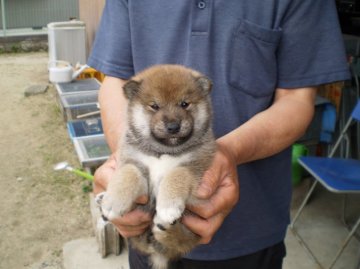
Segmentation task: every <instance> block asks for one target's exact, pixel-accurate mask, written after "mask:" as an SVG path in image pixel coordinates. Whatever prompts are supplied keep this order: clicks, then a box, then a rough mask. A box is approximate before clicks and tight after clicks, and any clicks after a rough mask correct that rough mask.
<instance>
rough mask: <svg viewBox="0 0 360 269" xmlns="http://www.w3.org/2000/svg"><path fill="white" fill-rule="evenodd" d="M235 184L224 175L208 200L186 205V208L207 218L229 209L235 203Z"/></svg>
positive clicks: (237, 197) (236, 194)
mask: <svg viewBox="0 0 360 269" xmlns="http://www.w3.org/2000/svg"><path fill="white" fill-rule="evenodd" d="M237 188H238V187H237V185H235V184H234V182H233V179H232V178H230V177H226V178H225V179H223V180H222V181H221V184H220V186H219V188H218V189H217V191H216V193H215V194H214V195H213V196H211V197H210V199H209V200H207V201H204V202H199V203H198V204H196V205H187V206H186V207H187V209H189V210H190V211H191V212H193V213H195V214H196V215H198V216H200V217H202V218H204V219H207V218H209V217H211V216H214V215H215V214H217V213H219V212H222V211H226V212H228V211H230V209H231V208H233V206H234V205H235V204H236V203H237V201H238V199H239V196H238V190H237Z"/></svg>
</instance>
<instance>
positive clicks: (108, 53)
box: [88, 0, 134, 79]
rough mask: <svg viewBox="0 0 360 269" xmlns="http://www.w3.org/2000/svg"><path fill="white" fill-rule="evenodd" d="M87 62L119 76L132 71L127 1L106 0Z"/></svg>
mask: <svg viewBox="0 0 360 269" xmlns="http://www.w3.org/2000/svg"><path fill="white" fill-rule="evenodd" d="M88 65H89V66H91V67H93V68H95V69H96V70H98V71H101V72H102V73H104V74H105V75H107V76H113V77H118V78H122V79H128V78H129V77H131V76H132V75H133V74H134V68H133V61H132V53H131V35H130V23H129V13H128V5H127V1H125V0H107V1H106V4H105V7H104V11H103V14H102V17H101V21H100V25H99V28H98V30H97V33H96V37H95V41H94V45H93V48H92V52H91V54H90V56H89V59H88Z"/></svg>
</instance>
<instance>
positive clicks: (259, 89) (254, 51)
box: [227, 20, 282, 97]
mask: <svg viewBox="0 0 360 269" xmlns="http://www.w3.org/2000/svg"><path fill="white" fill-rule="evenodd" d="M281 33H282V32H281V30H272V29H266V28H263V27H261V26H258V25H256V24H253V23H250V22H248V21H245V20H241V21H240V24H239V26H238V27H237V29H236V30H235V32H234V33H233V36H232V41H231V44H230V54H229V57H230V58H229V70H228V72H227V73H228V82H229V84H230V85H231V86H232V87H234V88H236V89H239V90H242V91H244V92H245V93H247V94H249V95H251V96H254V97H263V96H268V95H271V94H273V91H274V88H275V87H276V81H277V61H276V49H277V47H278V44H279V41H280V38H281Z"/></svg>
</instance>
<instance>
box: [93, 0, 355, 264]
mask: <svg viewBox="0 0 360 269" xmlns="http://www.w3.org/2000/svg"><path fill="white" fill-rule="evenodd" d="M88 64H89V65H90V66H92V67H94V68H95V69H97V70H99V71H101V72H103V73H104V74H105V75H106V78H105V80H104V82H103V84H102V86H101V90H100V93H99V102H100V106H101V116H102V120H103V127H104V131H105V135H106V138H107V142H108V144H109V146H110V148H111V150H112V151H113V152H115V151H116V150H118V144H119V138H120V137H121V135H122V134H123V132H124V130H123V127H124V122H125V121H126V107H127V103H126V101H125V98H124V96H123V94H122V87H123V85H124V84H125V83H126V80H127V79H129V78H130V77H131V76H133V75H134V74H137V73H138V72H140V71H142V70H144V69H146V68H147V67H150V66H152V65H156V64H180V65H184V66H187V67H190V68H193V69H195V70H197V71H199V72H201V73H203V74H205V75H206V76H208V77H209V78H210V79H211V80H212V81H213V89H212V92H211V95H212V105H213V110H214V123H213V124H214V133H215V135H216V137H217V140H216V145H217V151H216V153H215V157H214V160H213V162H212V165H211V166H210V168H209V169H208V170H207V171H206V172H205V174H204V176H203V179H202V183H201V184H200V186H199V188H198V190H197V196H198V198H200V199H203V200H206V201H207V202H205V203H203V204H201V205H200V206H189V208H188V209H189V210H190V211H192V212H193V213H194V214H191V215H186V216H184V217H183V218H182V219H181V221H182V222H183V223H184V224H185V225H186V226H187V227H188V228H189V229H190V230H191V231H193V232H194V233H196V234H198V235H199V236H200V237H201V244H200V245H199V246H198V247H196V248H195V249H194V250H193V251H191V252H190V253H189V254H187V255H186V256H185V257H184V258H182V259H181V260H179V261H177V262H174V263H173V264H172V265H171V266H170V267H171V268H246V269H260V268H261V269H265V268H268V269H278V268H282V262H283V258H284V256H285V253H286V251H285V246H284V238H285V234H286V230H287V226H288V224H289V208H290V201H291V170H290V169H291V166H290V161H291V150H290V149H291V145H292V144H293V143H294V142H295V141H296V140H297V139H298V138H300V137H301V136H302V135H303V134H304V132H305V131H306V128H307V126H308V125H309V123H310V121H311V119H312V116H313V114H314V99H315V95H316V86H317V85H320V84H324V83H330V82H333V81H339V80H345V79H348V78H349V72H348V67H347V64H346V58H345V54H344V48H343V40H342V36H341V31H340V28H339V25H338V21H337V13H336V7H335V2H334V1H330V0H318V1H311V0H301V1H300V0H284V1H277V0H270V1H266V2H264V1H260V0H259V1H258V0H245V1H238V0H219V1H218V0H197V1H195V0H181V1H163V0H154V1H135V0H107V1H106V5H105V9H104V13H103V16H102V20H101V24H100V28H99V30H98V32H97V35H96V40H95V43H94V47H93V50H92V53H91V56H90V58H89V62H88ZM119 150H121V149H119ZM116 162H117V160H116V157H115V155H112V156H111V157H110V158H109V160H108V161H107V162H106V163H104V165H103V166H101V167H100V168H99V169H98V170H97V171H96V174H95V189H94V191H95V193H98V192H100V191H103V190H106V187H107V184H108V182H109V180H110V178H111V176H112V174H113V172H114V169H115V166H116ZM147 199H148V197H146V196H141V197H139V198H138V199H137V202H138V203H139V204H146V203H147ZM113 223H114V224H115V225H116V227H117V228H118V230H119V233H120V234H121V235H122V236H124V237H132V236H136V235H139V234H142V233H143V232H144V231H145V230H146V229H148V227H149V225H151V216H149V215H148V214H146V213H144V212H142V211H140V210H134V211H131V212H130V213H128V214H126V215H124V216H123V217H121V218H117V219H116V220H114V221H113ZM129 262H130V267H131V268H133V269H142V268H150V267H149V264H148V261H147V257H146V256H144V255H143V254H141V253H139V252H137V251H135V250H133V249H131V248H130V256H129Z"/></svg>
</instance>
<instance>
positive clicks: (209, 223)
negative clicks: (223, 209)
mask: <svg viewBox="0 0 360 269" xmlns="http://www.w3.org/2000/svg"><path fill="white" fill-rule="evenodd" d="M224 218H225V216H224V215H223V214H222V213H219V214H217V215H215V216H213V217H212V218H210V219H202V218H199V217H198V216H195V215H192V214H186V215H185V216H184V217H183V218H182V220H181V221H182V223H183V224H184V225H185V226H186V227H188V229H190V231H192V232H193V233H195V234H197V235H199V236H200V237H201V239H200V241H199V243H200V244H208V243H210V241H211V239H212V238H213V236H214V234H215V232H216V231H217V230H218V229H219V228H220V226H221V224H222V223H223V221H224Z"/></svg>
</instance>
